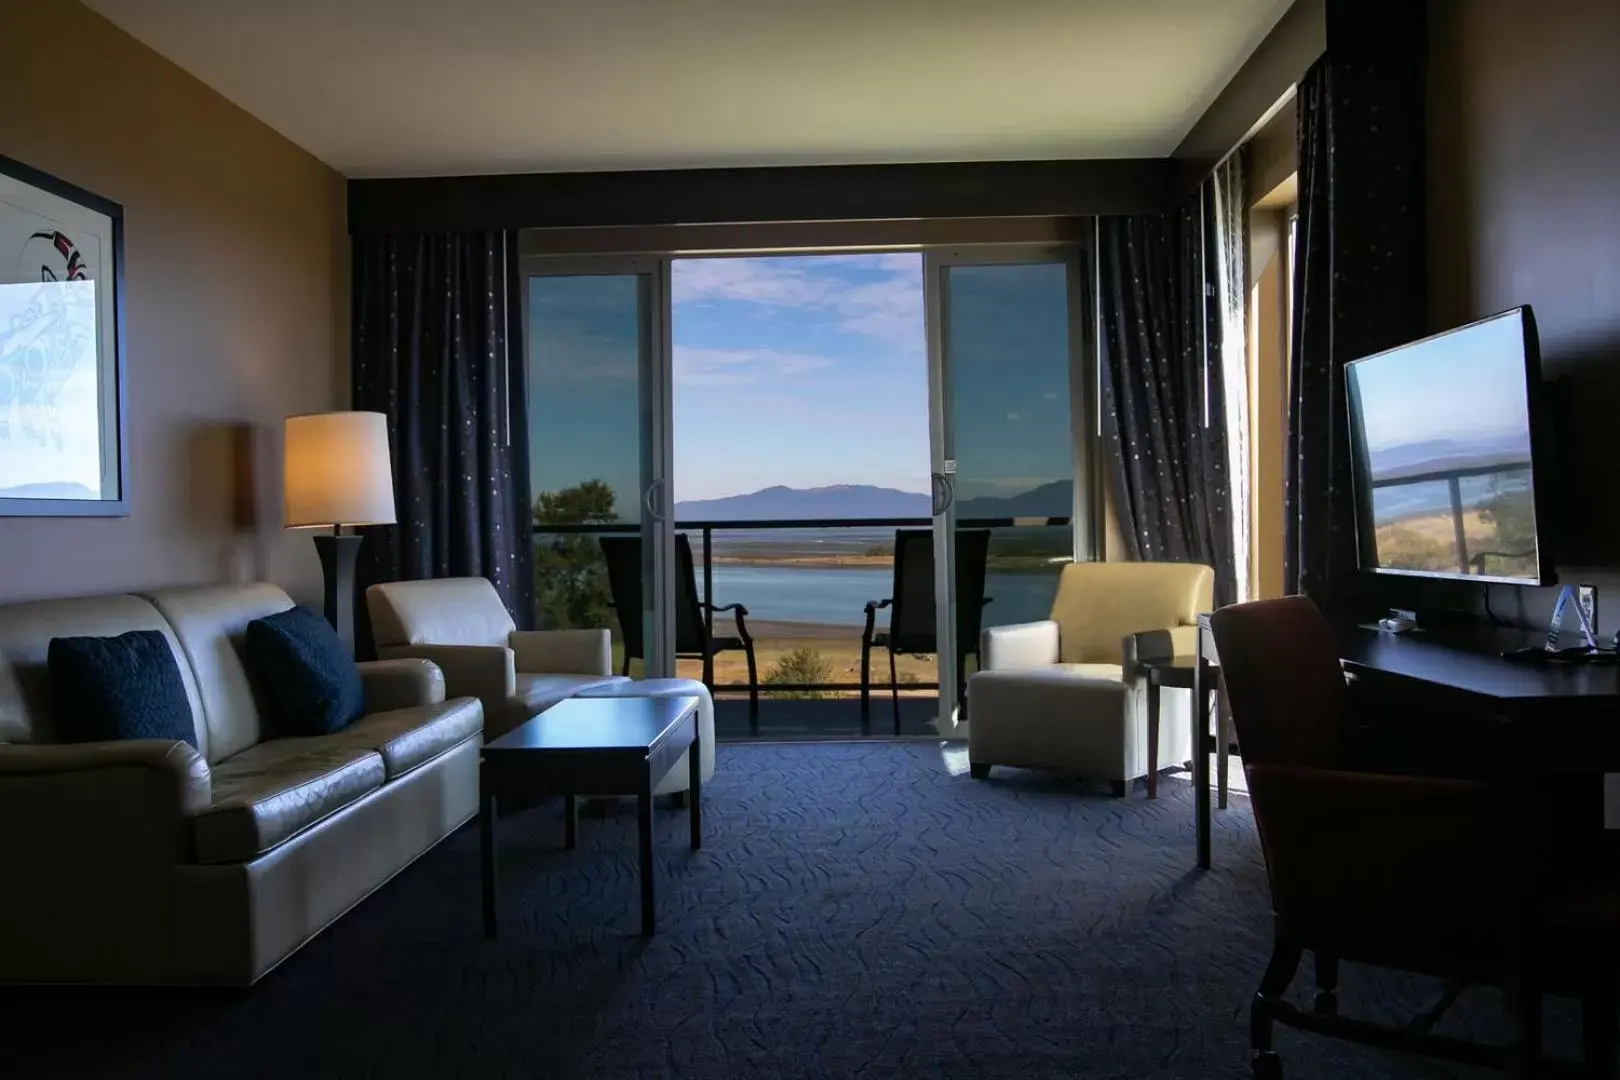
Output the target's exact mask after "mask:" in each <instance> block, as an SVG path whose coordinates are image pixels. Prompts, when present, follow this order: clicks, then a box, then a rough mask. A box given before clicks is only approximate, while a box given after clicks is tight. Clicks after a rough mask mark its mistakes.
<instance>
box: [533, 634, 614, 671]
mask: <svg viewBox="0 0 1620 1080" xmlns="http://www.w3.org/2000/svg"><path fill="white" fill-rule="evenodd" d="M510 644H511V646H512V651H513V653H515V654H516V656H517V669H518V670H519V671H526V672H532V673H534V674H553V675H611V674H613V642H612V639H611V638H610V637H609V635H608V632H607V631H606V630H514V631H512V634H511V637H510Z"/></svg>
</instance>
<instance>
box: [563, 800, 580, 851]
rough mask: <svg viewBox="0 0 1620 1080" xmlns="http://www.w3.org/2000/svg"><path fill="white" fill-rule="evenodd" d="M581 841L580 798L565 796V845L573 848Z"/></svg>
mask: <svg viewBox="0 0 1620 1080" xmlns="http://www.w3.org/2000/svg"><path fill="white" fill-rule="evenodd" d="M578 843H579V799H578V798H576V797H575V796H573V795H564V796H563V847H565V848H568V849H570V850H572V849H573V848H574V847H575V846H576V845H577V844H578Z"/></svg>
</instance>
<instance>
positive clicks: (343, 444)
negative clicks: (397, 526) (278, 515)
mask: <svg viewBox="0 0 1620 1080" xmlns="http://www.w3.org/2000/svg"><path fill="white" fill-rule="evenodd" d="M285 443H286V445H285V457H284V459H283V461H284V467H283V470H282V491H283V509H284V517H285V523H286V526H287V528H289V529H296V528H300V527H305V526H310V525H392V524H393V523H394V469H393V465H392V463H391V461H390V460H389V456H388V418H387V417H385V416H384V415H383V414H382V413H377V412H330V413H311V414H309V415H307V416H289V417H287V427H286V440H285Z"/></svg>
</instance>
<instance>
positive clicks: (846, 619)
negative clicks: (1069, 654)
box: [698, 530, 1058, 627]
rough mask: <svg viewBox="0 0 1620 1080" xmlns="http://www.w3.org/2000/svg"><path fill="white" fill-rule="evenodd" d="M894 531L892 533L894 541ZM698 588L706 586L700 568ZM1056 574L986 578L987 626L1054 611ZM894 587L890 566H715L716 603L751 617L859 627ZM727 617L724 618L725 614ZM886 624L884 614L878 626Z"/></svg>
mask: <svg viewBox="0 0 1620 1080" xmlns="http://www.w3.org/2000/svg"><path fill="white" fill-rule="evenodd" d="M892 536H893V530H890V537H891V538H892ZM698 573H699V580H698V588H699V589H700V590H701V589H702V588H703V582H702V577H701V575H702V569H701V568H699V571H698ZM1057 582H1058V576H1057V573H1056V571H1055V570H1054V572H1052V573H1050V574H1045V573H1033V572H1031V573H1007V572H1003V573H997V572H995V571H993V570H992V571H991V572H990V573H989V574H988V575H986V578H985V590H984V591H985V595H986V596H990V597H994V600H993V601H992V602H991V603H990V604H988V605H987V606H986V607H985V609H984V625H985V626H1004V625H1007V624H1009V623H1021V622H1033V621H1035V620H1037V619H1044V618H1046V617H1047V614H1048V613H1049V612H1050V611H1051V610H1052V597H1053V595H1055V594H1056V592H1057ZM893 585H894V573H893V571H892V570H890V569H889V568H888V567H871V568H867V567H843V566H837V567H815V566H746V565H732V564H721V565H716V566H715V568H714V602H715V603H716V604H742V605H743V606H744V607H746V608H747V609H748V617H749V618H750V619H763V620H771V621H780V622H804V623H821V624H825V625H827V626H850V627H859V626H861V625H862V624H863V623H864V621H865V618H866V616H865V609H866V603H867V601H868V600H882V599H883V598H884V597H886V596H888V595H889V592H890V590H891V588H892V587H893ZM721 618H722V619H723V618H724V616H721ZM885 621H886V620H885V619H884V618H883V613H879V625H883V624H884V622H885Z"/></svg>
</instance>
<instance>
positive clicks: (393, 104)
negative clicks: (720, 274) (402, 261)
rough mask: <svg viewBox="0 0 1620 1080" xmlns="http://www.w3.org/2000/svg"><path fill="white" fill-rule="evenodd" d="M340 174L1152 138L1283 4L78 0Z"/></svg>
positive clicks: (1171, 128)
mask: <svg viewBox="0 0 1620 1080" xmlns="http://www.w3.org/2000/svg"><path fill="white" fill-rule="evenodd" d="M86 2H87V3H88V4H89V6H90V7H92V8H95V9H96V10H97V11H100V12H101V13H102V14H104V15H106V16H107V17H108V18H110V19H111V20H112V21H113V22H115V23H117V24H118V25H119V26H121V27H123V28H124V29H125V30H127V31H128V32H129V33H131V34H133V35H134V36H135V37H137V38H139V39H140V40H141V41H144V42H145V43H146V44H148V45H150V46H151V47H152V48H154V49H156V50H157V51H158V52H160V53H162V54H163V55H165V56H167V57H169V58H170V59H171V60H173V61H174V62H176V63H177V64H179V65H180V66H181V67H183V68H185V69H186V70H188V71H190V72H192V73H193V74H194V75H196V76H197V77H198V78H200V79H201V80H202V81H203V82H205V83H208V84H209V85H210V86H213V87H214V88H216V89H217V90H219V91H220V92H221V93H222V94H224V95H225V96H226V97H228V98H230V99H231V100H232V101H234V102H236V103H237V104H238V105H240V106H242V107H243V108H244V109H246V110H247V111H248V112H250V113H253V114H254V115H255V116H258V117H259V118H261V119H263V120H264V121H265V122H266V123H268V124H270V126H272V127H274V128H275V129H276V130H278V131H280V132H282V133H283V134H284V135H286V136H287V137H288V138H290V139H291V140H293V141H294V142H296V143H298V144H299V145H301V146H303V147H305V148H307V149H308V150H310V151H311V152H312V153H314V154H315V155H316V156H317V157H319V158H321V159H322V160H323V161H326V162H327V163H328V164H330V165H332V166H334V167H335V168H337V169H338V170H339V171H341V172H343V173H345V174H348V175H351V176H404V175H443V174H456V173H488V172H542V171H573V170H588V169H650V168H688V167H701V166H725V165H738V166H748V165H794V164H844V163H858V162H900V161H968V160H1007V159H1019V158H1106V157H1162V156H1165V155H1168V154H1169V153H1170V151H1171V150H1172V149H1174V148H1175V146H1176V144H1177V143H1178V142H1180V140H1181V138H1182V136H1183V135H1185V134H1186V133H1187V131H1188V129H1189V128H1191V126H1192V124H1193V122H1194V121H1195V120H1196V119H1197V118H1198V116H1199V115H1201V114H1202V112H1203V110H1204V109H1205V107H1207V106H1208V105H1209V103H1210V102H1211V101H1212V100H1214V98H1215V95H1216V94H1217V93H1218V92H1219V91H1220V89H1221V87H1222V86H1223V85H1224V84H1225V83H1226V81H1227V79H1229V78H1230V77H1231V75H1232V74H1233V73H1234V72H1235V71H1236V70H1237V68H1238V67H1239V66H1240V65H1241V64H1242V62H1243V60H1244V59H1245V58H1247V56H1248V55H1249V53H1250V52H1251V51H1253V49H1254V47H1255V46H1256V45H1258V44H1259V42H1260V40H1261V39H1262V38H1263V37H1264V36H1265V34H1266V32H1267V31H1268V30H1270V29H1271V27H1272V25H1273V24H1274V23H1275V22H1276V21H1277V19H1278V18H1279V17H1280V16H1281V15H1282V13H1283V12H1284V11H1285V10H1286V9H1287V8H1288V6H1289V0H86Z"/></svg>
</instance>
